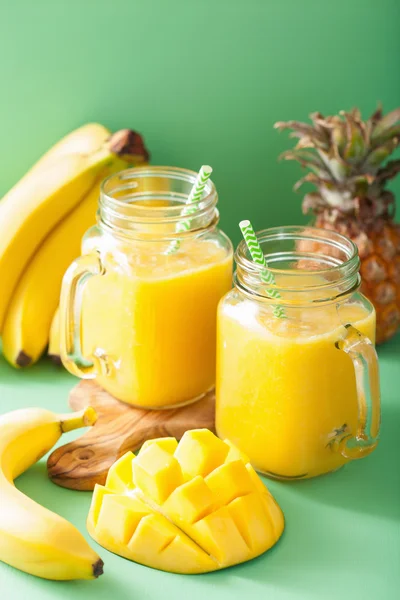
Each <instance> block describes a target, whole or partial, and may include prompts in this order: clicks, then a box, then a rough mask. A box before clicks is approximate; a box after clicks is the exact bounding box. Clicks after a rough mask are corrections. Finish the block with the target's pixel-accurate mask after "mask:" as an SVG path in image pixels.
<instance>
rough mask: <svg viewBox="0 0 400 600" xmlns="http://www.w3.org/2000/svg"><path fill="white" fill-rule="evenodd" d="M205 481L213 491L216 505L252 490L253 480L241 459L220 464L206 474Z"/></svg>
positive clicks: (223, 503) (221, 504)
mask: <svg viewBox="0 0 400 600" xmlns="http://www.w3.org/2000/svg"><path fill="white" fill-rule="evenodd" d="M205 482H206V484H207V486H208V487H209V489H210V490H211V491H212V492H213V494H214V496H215V498H216V502H217V503H218V506H224V505H226V504H229V502H231V501H232V500H234V499H235V498H238V497H239V496H244V495H245V494H249V493H250V492H252V491H253V482H252V480H251V478H250V475H249V473H248V471H247V469H246V466H245V465H244V463H243V461H241V460H234V461H232V462H228V463H225V464H224V465H221V466H220V467H218V468H217V469H215V470H214V471H212V473H210V475H207V477H206V478H205Z"/></svg>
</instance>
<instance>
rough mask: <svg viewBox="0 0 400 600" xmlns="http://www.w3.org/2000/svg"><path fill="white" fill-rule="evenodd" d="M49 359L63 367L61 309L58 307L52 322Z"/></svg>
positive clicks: (48, 351)
mask: <svg viewBox="0 0 400 600" xmlns="http://www.w3.org/2000/svg"><path fill="white" fill-rule="evenodd" d="M47 355H48V357H49V358H50V359H51V360H52V361H53V363H54V364H55V365H57V366H61V365H62V362H61V351H60V309H59V307H57V309H56V312H55V313H54V316H53V319H52V321H51V327H50V335H49V347H48V350H47Z"/></svg>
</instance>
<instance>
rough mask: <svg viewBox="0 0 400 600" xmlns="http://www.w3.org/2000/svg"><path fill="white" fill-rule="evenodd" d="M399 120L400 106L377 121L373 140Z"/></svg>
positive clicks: (373, 131)
mask: <svg viewBox="0 0 400 600" xmlns="http://www.w3.org/2000/svg"><path fill="white" fill-rule="evenodd" d="M398 121H400V107H399V108H396V109H395V110H392V112H390V113H388V114H387V115H385V116H384V117H382V118H380V119H378V120H377V121H376V124H375V127H374V128H373V130H372V136H371V140H372V142H374V141H375V140H376V139H377V138H379V137H380V136H381V135H382V134H383V133H384V132H385V131H386V130H387V129H389V127H392V125H396V124H397V123H398Z"/></svg>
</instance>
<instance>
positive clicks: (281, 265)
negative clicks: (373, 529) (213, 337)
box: [216, 227, 380, 479]
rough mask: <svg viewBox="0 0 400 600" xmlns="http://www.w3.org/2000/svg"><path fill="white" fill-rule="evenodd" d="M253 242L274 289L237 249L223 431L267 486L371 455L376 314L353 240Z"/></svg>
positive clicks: (225, 342)
mask: <svg viewBox="0 0 400 600" xmlns="http://www.w3.org/2000/svg"><path fill="white" fill-rule="evenodd" d="M258 240H259V242H260V245H261V248H262V251H263V253H264V255H265V257H266V260H267V264H268V266H269V268H270V271H271V272H272V274H273V276H274V281H275V283H274V284H271V285H268V290H267V289H266V287H265V286H266V284H265V283H263V282H262V279H261V275H262V267H260V266H258V265H257V264H255V263H254V262H253V261H252V260H251V258H250V255H249V253H248V250H247V247H246V245H245V243H244V242H241V243H240V244H239V246H238V248H237V251H236V255H235V259H236V273H235V277H234V280H235V287H234V289H233V290H232V291H230V292H228V294H227V295H226V296H225V297H224V298H223V299H222V300H221V302H220V305H219V310H218V327H217V329H218V332H217V339H218V342H217V347H218V348H217V386H216V396H217V407H216V427H217V432H218V435H219V436H220V437H222V438H223V439H224V438H228V439H229V440H231V441H232V442H233V443H235V444H236V445H237V446H238V447H239V448H240V449H241V450H242V451H243V452H244V453H245V454H247V455H248V457H249V459H250V460H251V462H252V464H253V466H254V467H255V468H256V469H257V470H258V471H260V472H262V473H265V474H266V475H269V476H271V477H275V478H280V479H302V478H307V477H314V476H316V475H321V474H323V473H327V472H329V471H333V470H335V469H337V468H339V467H340V466H342V465H343V464H345V463H346V462H347V461H349V460H351V459H353V458H359V457H362V456H365V455H366V454H369V453H370V452H371V451H372V450H373V449H374V448H375V447H376V444H377V440H378V432H379V423H380V398H379V375H378V362H377V356H376V352H375V348H374V340H375V311H374V308H373V306H372V305H371V303H370V302H369V301H368V300H367V299H366V298H365V297H364V296H363V295H362V294H360V292H359V286H360V275H359V266H360V261H359V257H358V253H357V247H356V245H355V244H354V243H353V242H351V241H350V240H349V239H347V238H346V237H344V236H342V235H339V234H338V233H335V232H333V231H325V230H323V229H315V228H310V227H306V228H304V227H282V228H276V229H266V230H264V231H261V232H259V233H258ZM272 290H274V292H272ZM271 292H272V295H273V296H274V297H272V296H271Z"/></svg>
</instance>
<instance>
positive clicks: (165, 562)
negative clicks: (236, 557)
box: [127, 514, 218, 573]
mask: <svg viewBox="0 0 400 600" xmlns="http://www.w3.org/2000/svg"><path fill="white" fill-rule="evenodd" d="M127 548H128V550H129V552H130V553H131V554H132V555H133V556H134V557H135V560H137V561H139V562H141V563H142V564H145V565H148V566H149V567H153V568H157V569H162V570H164V571H170V572H172V573H204V572H207V571H214V570H215V569H217V568H218V564H217V563H216V562H215V561H214V560H213V559H212V558H211V557H210V556H209V555H208V554H206V553H205V552H204V551H203V550H202V549H201V548H199V547H198V546H197V544H195V542H193V541H192V540H191V539H190V538H188V537H187V536H186V535H185V534H184V533H182V532H181V531H180V530H179V529H178V528H177V527H175V526H174V525H173V524H172V523H170V522H169V521H168V520H167V519H165V518H164V517H163V516H162V515H156V514H153V515H149V516H147V517H145V518H144V519H143V520H142V522H141V523H140V525H139V527H138V528H137V529H136V532H135V534H134V535H133V537H132V539H131V541H130V542H129V544H128V546H127Z"/></svg>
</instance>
